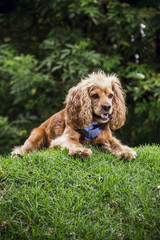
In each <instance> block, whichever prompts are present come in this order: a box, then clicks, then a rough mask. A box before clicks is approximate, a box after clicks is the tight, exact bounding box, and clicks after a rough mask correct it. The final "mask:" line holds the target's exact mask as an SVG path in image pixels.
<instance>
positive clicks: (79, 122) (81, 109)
mask: <svg viewBox="0 0 160 240" xmlns="http://www.w3.org/2000/svg"><path fill="white" fill-rule="evenodd" d="M65 103H66V108H65V109H66V123H67V124H68V125H70V126H71V127H72V128H74V129H81V128H85V127H87V126H88V125H90V123H91V121H92V108H91V99H90V97H89V94H88V88H87V86H86V85H85V86H84V85H81V84H78V85H77V86H76V87H73V88H71V89H70V90H69V92H68V95H67V97H66V100H65Z"/></svg>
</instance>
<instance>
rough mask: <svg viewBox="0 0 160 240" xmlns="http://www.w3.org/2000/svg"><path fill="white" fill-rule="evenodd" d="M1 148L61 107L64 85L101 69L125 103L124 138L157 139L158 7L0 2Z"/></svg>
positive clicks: (53, 0) (134, 141) (63, 0)
mask: <svg viewBox="0 0 160 240" xmlns="http://www.w3.org/2000/svg"><path fill="white" fill-rule="evenodd" d="M0 9H1V14H0V26H1V39H0V151H1V152H3V153H4V152H7V151H10V150H11V147H13V145H17V144H20V143H21V142H22V141H23V140H24V139H25V138H26V137H27V135H28V134H29V131H30V130H31V129H32V128H33V127H35V126H37V125H38V124H39V123H41V122H42V121H44V120H45V119H47V118H48V117H49V116H51V115H52V114H54V113H55V112H56V111H58V110H60V109H62V107H63V101H64V98H65V95H66V93H67V90H68V89H69V88H70V87H71V86H73V85H74V84H76V83H77V82H78V81H79V79H80V78H81V77H83V76H85V75H86V74H88V73H90V72H93V71H96V70H97V69H103V70H104V71H105V72H106V73H112V72H115V73H116V74H117V75H118V77H119V78H120V79H121V81H122V84H123V87H124V89H125V92H126V95H127V99H126V101H127V106H128V108H129V114H128V118H127V119H128V120H127V123H126V126H125V127H124V128H123V129H122V130H120V131H119V132H118V134H119V135H120V138H121V139H122V140H123V142H127V143H128V144H130V145H134V146H135V145H138V144H141V143H144V142H147V143H152V142H156V143H160V132H159V131H158V126H159V124H160V114H159V109H160V24H159V22H160V5H159V1H150V0H145V1H143V0H139V1H129V0H128V1H120V0H115V1H111V0H106V1H104V0H72V1H71V0H50V1H47V0H24V1H21V0H6V1H1V2H0Z"/></svg>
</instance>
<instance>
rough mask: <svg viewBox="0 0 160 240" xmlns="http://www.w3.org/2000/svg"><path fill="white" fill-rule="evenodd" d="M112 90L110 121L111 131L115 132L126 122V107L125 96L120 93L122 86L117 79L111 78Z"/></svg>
mask: <svg viewBox="0 0 160 240" xmlns="http://www.w3.org/2000/svg"><path fill="white" fill-rule="evenodd" d="M112 90H113V92H114V97H113V112H112V117H111V121H110V127H111V129H113V130H115V129H118V128H120V127H122V126H123V125H124V123H125V121H126V110H127V109H126V106H125V94H124V93H123V91H122V86H121V83H120V81H119V80H118V78H117V77H115V76H113V81H112Z"/></svg>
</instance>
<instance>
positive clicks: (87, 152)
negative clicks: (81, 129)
mask: <svg viewBox="0 0 160 240" xmlns="http://www.w3.org/2000/svg"><path fill="white" fill-rule="evenodd" d="M69 155H70V156H77V157H80V158H89V157H90V156H91V155H92V151H91V149H88V148H75V149H69Z"/></svg>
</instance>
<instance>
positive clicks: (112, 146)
mask: <svg viewBox="0 0 160 240" xmlns="http://www.w3.org/2000/svg"><path fill="white" fill-rule="evenodd" d="M126 110H127V109H126V106H125V94H124V93H123V91H122V86H121V83H120V81H119V80H118V78H117V77H116V75H114V74H112V75H106V74H105V73H104V72H103V71H98V72H97V73H92V74H89V75H88V76H87V77H86V78H84V79H82V80H81V81H80V82H79V83H78V84H77V85H76V86H74V87H72V88H71V89H70V90H69V92H68V94H67V97H66V100H65V108H64V109H63V110H61V111H59V112H58V113H56V114H54V115H53V116H51V117H50V118H49V119H48V120H46V121H45V122H44V123H42V124H41V125H40V126H39V127H38V128H35V129H33V131H32V132H31V134H30V136H29V138H28V139H27V140H26V141H25V143H24V145H22V146H19V147H15V148H14V149H13V151H12V154H17V155H22V154H23V153H25V152H27V153H28V152H30V151H33V150H36V149H38V150H40V149H42V148H43V147H49V148H55V147H57V146H60V147H61V149H62V150H64V149H67V150H68V152H69V155H71V156H73V155H74V156H78V157H81V158H85V157H86V158H88V157H90V156H91V154H92V151H91V149H89V148H86V147H83V145H82V144H85V145H87V144H93V145H98V146H101V147H102V148H103V149H107V150H109V151H110V152H111V153H112V154H114V155H115V156H118V157H120V158H125V159H128V160H130V159H132V158H135V157H136V152H135V151H134V150H133V149H131V148H129V147H128V146H125V145H123V144H121V142H120V141H119V140H118V139H117V138H116V137H114V136H113V135H112V131H111V130H116V129H119V128H120V127H122V126H123V125H124V123H125V120H126Z"/></svg>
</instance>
